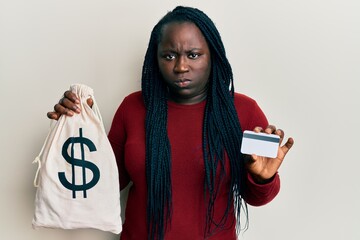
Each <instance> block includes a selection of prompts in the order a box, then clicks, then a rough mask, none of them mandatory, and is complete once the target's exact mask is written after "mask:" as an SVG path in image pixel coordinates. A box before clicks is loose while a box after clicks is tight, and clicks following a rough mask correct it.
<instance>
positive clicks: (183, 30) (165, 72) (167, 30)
mask: <svg viewBox="0 0 360 240" xmlns="http://www.w3.org/2000/svg"><path fill="white" fill-rule="evenodd" d="M210 56H211V52H210V50H209V47H208V44H207V42H206V40H205V37H204V36H203V34H202V33H201V31H200V30H199V29H198V28H197V26H196V25H194V24H193V23H188V22H185V23H176V22H175V23H169V24H167V25H165V26H164V27H163V29H162V38H161V41H160V42H159V45H158V53H157V59H158V64H159V69H160V72H161V75H162V76H163V79H164V81H165V82H166V84H167V85H168V87H169V93H170V94H169V99H170V100H171V101H174V102H176V103H179V104H196V103H199V102H201V101H203V100H205V99H206V96H207V85H208V81H209V75H210V70H211V58H210ZM87 102H88V104H89V105H90V106H92V104H93V102H92V99H88V100H87ZM80 112H81V109H80V101H79V99H78V98H77V97H76V95H75V94H74V93H72V92H71V91H66V92H65V93H64V97H63V98H62V99H61V100H60V101H59V103H57V104H56V105H55V106H54V111H53V112H48V113H47V116H48V118H50V119H55V120H57V119H59V117H60V116H61V115H62V114H65V115H67V116H73V115H74V114H75V113H80ZM254 131H255V132H264V133H267V134H276V135H278V136H279V137H280V143H279V149H278V154H277V157H276V158H268V157H260V156H256V155H255V154H253V155H251V156H250V155H248V156H246V168H247V171H248V172H249V173H250V174H251V176H252V177H253V178H254V180H255V181H256V182H258V183H266V182H268V181H271V179H272V177H273V176H274V175H275V174H276V172H277V171H278V169H279V168H280V165H281V164H282V162H283V160H284V158H285V156H286V154H287V153H288V151H289V150H290V149H291V147H292V146H293V144H294V140H293V138H288V139H287V141H286V142H285V144H283V140H284V131H283V130H281V129H277V128H276V127H275V126H273V125H269V126H267V127H266V129H262V128H261V127H256V128H255V129H254Z"/></svg>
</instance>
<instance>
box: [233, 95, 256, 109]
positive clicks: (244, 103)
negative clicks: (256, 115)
mask: <svg viewBox="0 0 360 240" xmlns="http://www.w3.org/2000/svg"><path fill="white" fill-rule="evenodd" d="M234 104H235V107H236V109H238V108H242V109H244V108H246V109H252V108H256V107H258V105H257V102H256V101H255V100H254V99H253V98H251V97H249V96H247V95H245V94H242V93H234Z"/></svg>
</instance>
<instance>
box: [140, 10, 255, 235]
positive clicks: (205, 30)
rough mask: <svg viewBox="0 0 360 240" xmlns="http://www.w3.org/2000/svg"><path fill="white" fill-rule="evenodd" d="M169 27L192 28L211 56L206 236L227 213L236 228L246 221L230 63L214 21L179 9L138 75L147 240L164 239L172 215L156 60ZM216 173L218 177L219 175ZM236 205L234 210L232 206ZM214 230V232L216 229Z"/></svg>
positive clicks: (153, 40) (162, 87) (155, 37)
mask: <svg viewBox="0 0 360 240" xmlns="http://www.w3.org/2000/svg"><path fill="white" fill-rule="evenodd" d="M173 22H180V23H181V22H191V23H194V24H195V25H196V26H197V27H198V28H199V29H200V31H201V32H202V34H203V35H204V37H205V39H206V41H207V43H208V45H209V49H210V52H211V64H212V66H211V73H210V79H209V83H208V84H209V86H208V93H207V99H206V106H205V113H204V119H203V134H202V142H203V143H202V144H203V146H202V148H203V157H204V164H205V179H204V192H206V199H204V200H205V201H208V204H207V214H206V227H205V229H204V231H205V235H211V234H213V233H215V231H216V230H218V229H223V228H224V227H225V224H226V222H227V219H228V216H229V214H231V215H233V214H235V215H236V216H237V217H236V229H237V230H239V229H240V228H239V227H240V210H241V209H244V211H245V214H246V218H247V216H248V212H247V207H246V202H245V201H243V198H242V195H243V194H242V193H243V182H244V181H243V179H244V175H245V174H244V160H243V156H242V154H241V153H240V150H239V149H240V146H241V139H242V130H241V127H240V122H239V119H238V116H237V112H236V109H235V106H234V100H233V99H234V84H233V74H232V69H231V66H230V63H229V62H228V60H227V58H226V54H225V48H224V45H223V43H222V40H221V37H220V34H219V32H218V30H217V29H216V27H215V24H214V23H213V22H212V20H211V19H210V18H209V17H208V16H207V15H206V14H205V13H203V12H202V11H200V10H199V9H196V8H190V7H182V6H178V7H176V8H175V9H174V10H173V11H171V12H168V13H167V14H166V15H165V16H164V17H163V18H162V19H161V20H160V21H159V22H158V24H156V25H155V27H154V28H153V30H152V32H151V36H150V41H149V45H148V48H147V51H146V55H145V60H144V64H143V70H142V94H143V99H144V103H145V107H146V119H145V131H146V160H145V161H146V181H147V193H148V194H147V224H148V239H151V240H153V239H159V240H162V239H164V235H165V232H166V229H167V227H168V225H169V224H170V223H171V215H172V188H171V146H170V142H169V138H168V135H167V100H168V90H167V87H166V84H165V82H164V81H163V78H162V76H161V74H160V70H159V67H158V61H157V49H158V44H159V43H160V41H161V34H162V28H163V26H164V25H166V24H169V23H173ZM225 155H227V157H228V159H229V162H230V175H231V182H230V188H229V192H228V203H227V207H226V209H225V212H224V214H223V216H222V218H221V219H220V220H219V221H215V220H214V219H213V216H214V210H215V200H216V197H217V193H218V190H219V187H220V185H221V180H222V177H223V176H224V175H225V169H224V166H225V159H226V158H225ZM217 169H219V170H220V176H217V175H216V173H217ZM233 204H234V205H233ZM214 226H215V227H214Z"/></svg>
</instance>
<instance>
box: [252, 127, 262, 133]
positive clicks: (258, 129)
mask: <svg viewBox="0 0 360 240" xmlns="http://www.w3.org/2000/svg"><path fill="white" fill-rule="evenodd" d="M254 132H256V133H259V132H263V128H262V127H255V128H254Z"/></svg>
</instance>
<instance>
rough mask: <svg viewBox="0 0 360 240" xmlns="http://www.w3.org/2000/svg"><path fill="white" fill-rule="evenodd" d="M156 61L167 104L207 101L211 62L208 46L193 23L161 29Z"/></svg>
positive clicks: (170, 24) (166, 26)
mask: <svg viewBox="0 0 360 240" xmlns="http://www.w3.org/2000/svg"><path fill="white" fill-rule="evenodd" d="M157 59H158V64H159V69H160V73H161V75H162V76H163V79H164V81H165V82H166V84H167V86H168V88H169V91H170V100H172V101H174V102H177V103H181V104H195V103H198V102H201V101H203V100H204V99H205V98H206V94H207V86H208V82H209V76H210V69H211V58H210V50H209V47H208V44H207V42H206V40H205V38H204V36H203V34H202V33H201V31H200V29H199V28H198V27H197V26H196V25H195V24H193V23H189V22H184V23H177V22H174V23H169V24H166V25H164V26H163V29H162V34H161V39H160V42H159V45H158V52H157Z"/></svg>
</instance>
